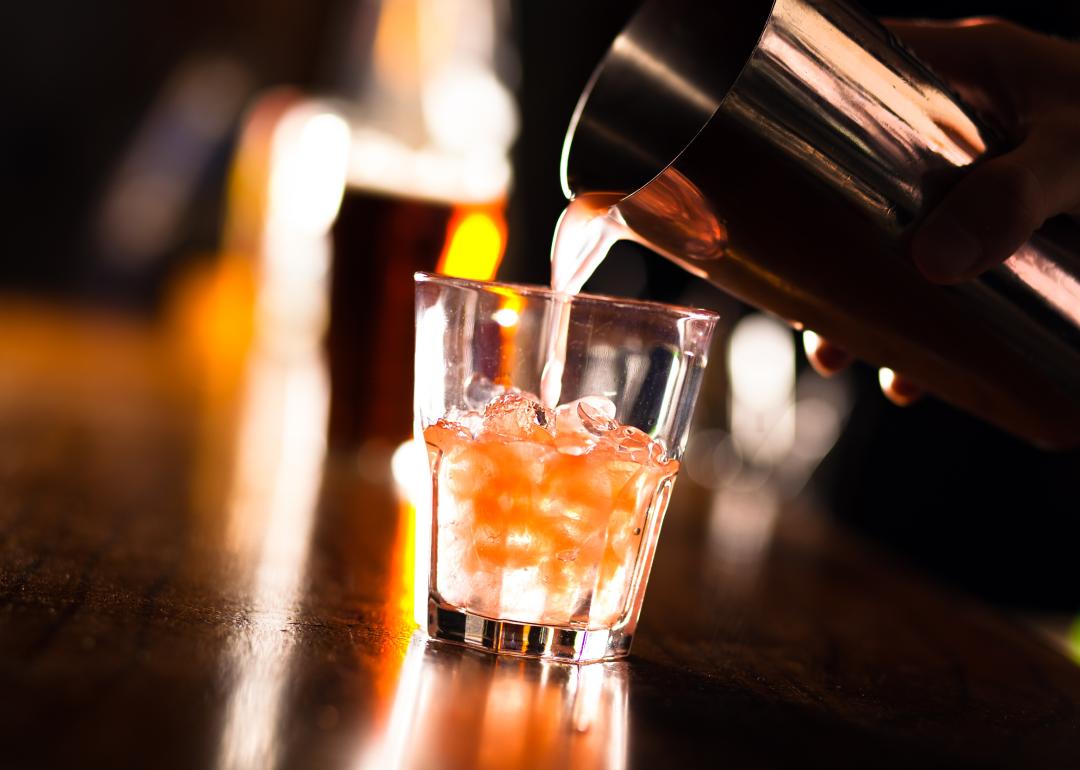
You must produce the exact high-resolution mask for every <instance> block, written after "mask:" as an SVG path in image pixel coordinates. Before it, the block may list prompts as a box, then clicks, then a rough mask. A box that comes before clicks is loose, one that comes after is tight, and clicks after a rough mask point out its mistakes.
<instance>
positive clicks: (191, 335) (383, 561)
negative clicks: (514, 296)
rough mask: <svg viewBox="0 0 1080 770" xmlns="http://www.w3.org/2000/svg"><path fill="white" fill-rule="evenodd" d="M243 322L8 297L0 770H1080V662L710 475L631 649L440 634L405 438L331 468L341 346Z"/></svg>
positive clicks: (659, 570)
mask: <svg viewBox="0 0 1080 770" xmlns="http://www.w3.org/2000/svg"><path fill="white" fill-rule="evenodd" d="M213 315H214V311H213V310H212V309H211V310H206V311H205V312H203V314H202V316H200V317H203V318H205V317H213ZM217 320H218V322H215V323H210V324H209V325H207V326H206V327H205V328H194V327H192V326H190V325H186V326H185V322H184V321H183V319H181V320H179V321H178V320H176V319H172V320H168V319H167V320H165V321H161V322H157V323H154V324H144V323H137V322H133V321H127V320H119V319H116V318H110V317H102V316H99V315H95V314H92V313H88V312H79V311H73V310H55V309H43V308H42V307H40V306H35V305H28V304H25V303H20V302H15V301H13V300H7V301H5V302H3V303H2V304H0V693H2V698H0V768H5V769H7V768H18V769H21V768H156V769H160V770H165V769H167V768H221V769H222V770H232V769H233V768H350V769H354V770H376V769H382V768H386V769H387V770H397V769H398V768H425V769H426V768H518V767H522V768H564V767H565V768H614V769H615V770H622V768H668V767H671V768H681V767H717V768H720V767H723V768H769V769H772V768H834V769H836V770H839V769H841V768H853V769H854V768H860V769H881V768H904V769H905V770H908V769H911V768H967V767H973V768H1024V769H1025V770H1037V769H1038V768H1047V769H1048V770H1049V769H1051V768H1054V769H1057V770H1069V769H1070V768H1080V710H1078V704H1080V667H1077V666H1076V665H1075V664H1073V663H1072V662H1070V661H1069V660H1068V659H1067V658H1066V657H1065V656H1064V655H1063V654H1061V653H1060V652H1058V651H1057V650H1056V649H1054V648H1052V647H1051V646H1050V645H1049V644H1048V643H1045V642H1044V641H1042V639H1041V638H1038V637H1036V636H1035V635H1033V634H1032V633H1030V632H1029V631H1027V630H1025V629H1024V628H1022V627H1020V626H1018V625H1016V624H1015V623H1013V622H1012V621H1011V620H1009V619H1008V618H1006V617H1005V616H1003V615H1000V614H998V613H997V612H996V611H994V610H992V609H990V608H988V607H984V606H981V605H979V604H977V603H975V602H973V601H972V600H970V599H967V598H964V597H961V596H959V595H956V594H953V593H950V592H949V591H948V590H946V589H944V588H942V587H940V586H938V585H936V584H934V583H933V582H931V581H929V580H927V579H925V578H923V577H920V576H918V575H916V574H913V573H912V572H911V571H910V570H909V569H908V568H907V567H905V566H904V565H903V564H901V563H899V562H897V561H895V560H893V559H891V558H889V557H887V556H885V555H883V554H882V553H880V552H879V551H877V550H875V549H874V548H873V547H872V546H870V545H868V544H866V543H864V542H862V541H860V540H858V539H856V538H854V537H853V536H851V535H849V534H846V533H844V532H843V531H840V530H838V529H837V528H835V527H834V526H833V525H831V524H830V523H828V517H827V516H824V515H822V514H821V513H820V512H818V511H815V510H814V509H813V508H812V507H811V506H810V505H809V504H808V503H800V502H799V501H796V502H794V503H791V504H788V505H786V506H785V507H784V509H783V510H782V511H781V513H780V514H779V516H778V517H777V518H776V520H775V521H774V522H772V523H771V524H770V526H769V527H768V528H766V529H762V527H760V526H758V525H757V524H755V522H754V521H753V520H748V521H745V522H743V524H745V525H746V526H745V527H744V529H746V531H740V530H739V528H738V527H734V528H729V529H728V530H722V529H719V530H718V529H717V527H716V525H715V520H714V514H713V512H712V506H711V503H710V493H707V492H706V491H705V490H702V489H700V488H697V487H695V486H694V485H693V483H691V482H690V481H689V480H688V479H682V480H681V481H680V484H679V485H678V486H677V487H676V494H675V500H674V502H673V504H672V507H671V510H670V511H669V513H668V520H667V523H666V524H665V530H664V533H663V536H662V538H661V544H660V549H659V552H658V556H657V560H656V565H655V569H654V572H653V578H652V581H651V583H650V587H649V594H648V596H647V599H646V603H645V608H644V613H643V621H642V624H641V626H640V628H639V632H638V637H637V639H636V641H635V643H634V651H633V654H632V655H631V657H630V658H629V659H627V660H625V661H622V662H619V663H612V664H598V665H592V666H583V667H574V666H563V665H544V664H539V663H534V662H523V661H520V660H516V659H511V658H496V657H492V656H487V655H483V654H479V653H474V652H471V651H466V650H463V649H458V648H454V647H446V646H438V645H432V644H430V643H426V642H425V641H424V640H423V639H422V638H421V637H420V636H419V635H418V634H417V633H415V632H414V630H415V626H414V625H413V624H412V622H411V620H410V618H411V616H412V602H413V589H414V586H413V585H412V580H411V577H410V575H411V555H410V553H409V549H408V542H409V536H410V521H411V520H410V518H409V511H408V508H407V507H404V506H403V505H402V503H400V502H399V499H400V492H399V490H398V489H397V488H396V487H395V484H394V481H393V478H392V476H391V473H390V468H391V463H390V457H391V453H392V450H393V448H394V447H393V444H391V443H389V442H383V443H378V442H368V443H366V444H364V445H363V446H362V447H359V448H357V449H356V450H355V451H349V452H342V453H330V452H328V451H327V450H326V442H325V426H326V419H327V413H328V403H329V396H328V387H327V381H326V375H325V369H324V368H323V366H322V358H321V348H320V346H319V345H317V344H316V345H314V346H312V345H310V344H307V345H306V346H305V344H303V343H295V342H287V341H286V342H282V343H280V344H274V345H271V344H264V343H261V342H259V341H258V338H257V335H256V336H255V337H252V336H251V335H250V334H247V333H246V332H244V331H243V329H244V327H243V325H242V324H241V325H239V326H238V325H237V324H235V323H233V324H230V323H227V321H228V319H227V318H226V319H221V318H218V319H217ZM238 328H239V329H241V331H236V330H237V329H238ZM253 340H254V341H253ZM335 397H338V396H337V395H335ZM402 398H408V393H407V391H406V392H403V393H402Z"/></svg>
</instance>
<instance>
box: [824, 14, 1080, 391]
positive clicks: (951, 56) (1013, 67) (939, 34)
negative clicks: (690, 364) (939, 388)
mask: <svg viewBox="0 0 1080 770" xmlns="http://www.w3.org/2000/svg"><path fill="white" fill-rule="evenodd" d="M886 24H887V26H888V27H889V28H890V29H891V30H892V31H893V32H895V33H896V35H897V36H898V37H899V38H900V39H901V40H903V41H904V43H905V44H907V45H909V46H910V47H911V49H912V50H913V51H914V52H915V53H916V54H917V55H918V56H920V57H922V58H923V59H925V61H926V62H927V63H928V64H929V65H930V66H931V67H933V68H934V70H935V71H936V72H938V73H939V74H940V75H941V76H942V77H944V78H945V79H946V80H948V81H949V83H950V84H951V85H952V86H953V87H954V88H955V89H956V90H957V91H958V92H959V93H960V95H961V96H962V97H963V98H964V99H965V100H966V101H967V102H968V103H970V104H971V105H972V106H974V107H976V108H978V109H980V110H982V111H983V112H985V113H987V114H990V115H992V116H993V117H994V118H995V119H996V120H997V122H998V123H999V125H1000V126H1001V127H1002V128H1004V129H1005V131H1006V132H1007V134H1008V135H1009V139H1010V140H1011V142H1012V146H1013V147H1014V149H1012V150H1011V151H1009V152H1007V153H1004V154H1002V155H999V156H996V157H994V158H991V159H989V160H987V161H985V162H983V163H980V164H978V165H976V166H975V167H973V168H972V169H971V170H970V171H969V172H967V173H966V174H965V175H964V177H963V178H962V179H961V180H960V182H959V183H957V184H956V186H955V187H953V189H952V190H950V191H949V193H948V194H947V195H946V196H945V198H944V199H943V200H942V201H941V203H940V204H938V206H937V207H936V208H935V209H934V210H933V211H931V212H930V214H929V215H928V216H927V217H926V219H925V220H924V221H923V223H922V224H921V225H920V226H919V228H918V230H917V231H916V232H915V235H914V237H913V239H912V245H911V250H912V259H913V260H914V262H915V265H916V266H917V267H918V269H919V270H920V271H921V272H922V273H923V275H925V276H926V277H927V278H928V279H929V280H931V281H934V282H935V283H943V284H951V283H959V282H961V281H966V280H970V279H971V278H974V277H975V276H977V275H978V274H979V273H981V272H983V271H984V270H986V269H988V268H990V267H993V266H994V265H996V264H998V263H999V262H1002V261H1004V260H1006V259H1008V258H1009V256H1011V255H1012V254H1013V252H1015V251H1016V250H1017V249H1018V248H1019V247H1020V246H1021V245H1022V244H1023V243H1024V242H1025V241H1027V240H1028V238H1030V237H1031V234H1032V233H1033V232H1034V231H1035V230H1036V229H1037V228H1038V227H1039V226H1041V225H1042V224H1043V222H1045V221H1046V220H1047V219H1049V218H1050V217H1053V216H1056V215H1058V214H1069V215H1072V216H1078V217H1080V99H1078V98H1077V95H1078V94H1080V45H1077V44H1075V43H1070V42H1067V41H1064V40H1059V39H1057V38H1053V37H1050V36H1048V35H1042V34H1039V33H1037V32H1033V31H1031V30H1028V29H1024V28H1023V27H1019V26H1017V25H1015V24H1011V23H1009V22H1005V21H999V20H995V19H963V20H960V21H954V22H928V21H888V22H886ZM803 346H804V348H805V349H806V354H807V357H808V358H809V359H810V362H811V364H812V365H813V366H814V368H815V369H817V370H818V371H819V372H821V373H822V374H825V375H826V376H828V375H830V374H835V373H836V372H838V371H840V370H841V369H843V368H844V367H845V366H847V364H848V363H850V362H851V358H852V357H851V356H850V354H848V353H847V352H846V351H844V350H842V349H840V348H838V347H836V346H835V345H832V344H831V343H829V342H827V341H825V340H822V339H821V338H820V337H818V336H817V335H815V334H813V333H812V332H807V333H805V334H804V336H803ZM880 380H881V384H882V389H883V391H884V392H885V395H886V396H887V397H888V398H889V399H890V400H891V401H893V402H895V403H898V404H901V405H903V404H908V403H911V402H912V401H914V400H916V399H917V398H918V396H919V395H920V393H921V391H920V389H919V388H918V386H916V385H915V384H914V383H911V382H910V381H908V380H905V379H904V378H903V377H902V376H901V375H895V374H893V373H892V372H891V371H889V370H882V374H881V377H880Z"/></svg>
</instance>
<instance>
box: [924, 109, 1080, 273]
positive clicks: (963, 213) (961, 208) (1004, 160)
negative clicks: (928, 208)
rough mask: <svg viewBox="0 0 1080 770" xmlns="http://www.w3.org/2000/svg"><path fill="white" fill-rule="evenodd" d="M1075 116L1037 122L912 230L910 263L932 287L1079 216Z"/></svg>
mask: <svg viewBox="0 0 1080 770" xmlns="http://www.w3.org/2000/svg"><path fill="white" fill-rule="evenodd" d="M1077 148H1080V110H1076V109H1069V110H1064V111H1062V112H1059V113H1056V114H1049V115H1043V116H1040V117H1039V118H1038V119H1037V121H1035V122H1033V123H1032V124H1031V125H1029V127H1028V132H1027V136H1026V137H1025V138H1024V140H1023V142H1022V143H1021V144H1020V145H1019V146H1018V147H1017V148H1016V149H1015V150H1012V151H1011V152H1008V153H1006V154H1004V155H1000V156H998V157H995V158H991V159H989V160H986V161H984V162H982V163H980V164H978V165H976V166H975V167H973V168H972V169H971V170H970V171H969V172H968V173H967V174H966V175H965V176H964V177H963V179H961V180H960V182H959V183H958V184H957V185H956V186H955V187H954V188H953V189H952V190H950V191H949V193H948V195H946V196H945V199H944V200H942V202H941V203H940V204H939V205H938V206H937V208H935V209H934V210H933V211H932V212H931V213H930V214H929V215H928V216H927V218H926V220H925V221H924V222H923V223H922V225H921V226H920V227H919V228H918V230H917V231H916V232H915V235H914V238H913V240H912V246H911V250H912V258H913V259H914V261H915V264H916V265H917V266H918V268H919V269H920V270H921V271H922V273H923V274H924V275H925V276H926V277H927V278H929V279H930V280H932V281H935V282H938V283H957V282H959V281H964V280H967V279H969V278H973V277H974V276H976V275H978V274H979V273H981V272H982V271H983V270H986V269H988V268H990V267H993V266H994V265H996V264H998V263H999V262H1003V261H1004V260H1006V259H1008V258H1009V257H1010V256H1011V255H1012V254H1013V253H1014V252H1015V251H1016V250H1017V249H1018V248H1020V246H1021V245H1023V243H1024V242H1025V241H1027V239H1028V238H1030V237H1031V234H1032V232H1034V231H1035V229H1036V228H1038V227H1039V226H1040V225H1042V223H1043V222H1044V221H1045V220H1046V219H1048V218H1049V217H1051V216H1054V215H1056V214H1061V213H1065V212H1068V213H1077V212H1080V152H1078V150H1077Z"/></svg>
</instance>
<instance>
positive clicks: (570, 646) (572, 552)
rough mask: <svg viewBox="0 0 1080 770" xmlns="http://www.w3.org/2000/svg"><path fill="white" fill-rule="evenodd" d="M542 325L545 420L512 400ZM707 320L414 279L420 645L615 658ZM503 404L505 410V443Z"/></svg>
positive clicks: (623, 647) (628, 305)
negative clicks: (554, 343) (553, 382)
mask: <svg viewBox="0 0 1080 770" xmlns="http://www.w3.org/2000/svg"><path fill="white" fill-rule="evenodd" d="M560 318H562V319H564V320H565V322H566V324H567V326H566V327H564V328H566V329H568V331H567V337H566V342H565V356H564V358H563V361H564V362H565V364H564V366H563V367H562V369H561V396H560V397H559V405H560V406H559V408H558V409H557V410H554V411H550V410H547V409H546V408H545V407H543V406H541V404H540V403H539V401H538V400H532V399H536V397H532V399H529V398H528V397H527V396H522V395H516V396H513V395H512V393H514V392H519V391H523V392H525V393H539V392H545V394H547V393H550V392H551V391H550V388H549V387H543V388H542V387H541V386H542V382H541V380H542V379H543V376H544V372H545V369H547V370H548V372H549V374H550V371H551V369H550V367H551V364H550V362H549V351H550V347H549V343H550V339H551V335H552V333H553V329H554V330H558V329H559V324H558V321H559V319H560ZM716 320H717V316H716V314H714V313H711V312H709V311H699V310H690V309H687V308H679V307H674V306H669V305H660V304H657V303H643V302H633V301H628V300H617V299H612V298H602V297H594V296H590V295H578V296H576V297H571V298H567V297H563V296H560V295H556V294H554V293H552V292H551V291H549V290H546V289H540V288H536V287H524V286H516V285H510V284H496V283H479V282H470V281H464V280H460V279H451V278H444V277H439V276H434V275H429V274H423V273H418V274H417V276H416V377H415V409H416V434H417V441H425V440H426V443H427V445H428V450H429V457H430V461H431V486H432V489H433V491H432V495H433V500H432V503H431V507H430V514H431V519H430V521H425V520H424V518H423V514H422V512H421V511H420V510H419V508H420V506H418V519H417V526H416V554H417V557H416V565H417V567H418V569H419V570H424V569H428V568H430V573H429V574H426V575H423V576H422V575H421V573H420V572H419V571H418V573H417V579H416V586H417V587H420V586H428V589H429V596H428V599H427V602H426V607H427V628H428V632H429V634H430V635H431V636H433V637H434V638H436V639H443V640H447V641H453V642H457V643H459V644H464V645H467V646H474V647H479V648H483V649H488V650H493V651H498V652H508V653H512V654H517V655H524V656H529V657H541V658H554V659H561V660H571V661H590V660H599V659H604V658H612V657H619V656H622V655H625V654H627V652H628V651H629V648H630V643H631V641H632V639H633V634H634V630H635V628H636V625H637V620H638V615H639V613H640V611H641V603H642V600H643V598H644V592H645V586H646V583H647V581H648V575H649V570H650V567H651V564H652V558H653V554H654V552H655V548H656V542H657V537H658V536H659V532H660V525H661V523H662V520H663V515H664V512H665V510H666V508H667V502H668V499H669V496H670V493H671V486H672V484H673V482H674V477H675V474H676V472H677V470H678V459H679V458H680V457H681V456H682V452H683V449H684V447H685V445H686V441H687V435H688V432H689V425H690V417H691V414H692V411H693V406H694V402H695V400H696V398H697V394H698V390H699V387H700V384H701V378H702V375H703V373H704V369H705V364H706V362H707V356H708V349H709V344H710V341H711V338H712V333H713V329H714V327H715V324H716ZM553 323H554V326H553ZM544 384H545V385H548V383H544ZM513 389H517V390H513ZM478 390H482V391H484V392H483V393H478V392H477V391H478ZM500 394H502V395H500ZM491 396H496V398H495V399H494V400H492V399H491V398H490V397H491ZM506 397H511V401H513V400H515V399H517V400H520V402H521V403H517V402H515V404H514V406H513V407H512V408H513V410H514V413H513V414H510V412H509V411H507V412H506V416H507V417H509V418H510V419H512V420H513V423H512V425H510V427H505V426H504V423H503V422H501V421H502V420H503V415H504V412H503V410H504V406H503V405H501V404H502V399H504V398H506ZM586 397H587V398H586ZM583 398H586V402H579V401H578V399H583ZM588 398H591V399H594V400H595V407H594V402H593V401H588ZM506 403H507V404H509V403H510V402H509V401H508V402H506ZM549 404H551V402H550V401H549ZM552 405H553V404H552ZM594 408H595V410H596V411H595V413H591V412H590V411H589V410H592V409H594ZM507 409H509V407H507ZM480 410H483V411H482V415H481V414H480ZM575 410H576V411H575ZM608 410H610V411H608ZM600 413H602V415H601V414H600ZM481 419H482V423H480V422H479V421H480V420H481ZM612 420H614V422H612ZM594 421H595V422H596V423H597V424H596V425H593V422H594ZM586 423H587V424H586ZM600 423H603V425H602V426H601V425H600ZM467 425H468V426H469V427H467ZM617 426H621V427H617ZM466 434H469V435H466ZM429 538H430V540H429Z"/></svg>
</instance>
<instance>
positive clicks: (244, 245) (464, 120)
mask: <svg viewBox="0 0 1080 770" xmlns="http://www.w3.org/2000/svg"><path fill="white" fill-rule="evenodd" d="M348 10H349V18H348V19H347V20H346V23H344V24H342V25H341V26H340V27H339V29H340V30H341V34H340V35H339V39H337V40H331V41H328V42H327V46H326V48H327V51H328V52H329V54H328V60H329V61H330V62H331V66H330V67H329V71H328V73H327V77H326V79H325V87H324V88H323V93H322V94H321V95H319V96H312V95H306V94H300V93H296V92H290V91H285V90H282V89H278V90H275V91H272V92H268V93H266V94H265V95H264V96H263V97H261V98H260V99H259V100H257V101H256V103H255V104H253V105H252V106H251V108H250V110H249V119H248V124H249V126H250V125H252V124H258V123H265V124H267V125H268V126H269V128H268V130H261V131H251V130H248V131H245V134H244V137H250V142H249V141H248V140H247V139H245V138H242V139H241V144H240V147H239V149H238V152H237V154H236V156H235V160H234V168H233V174H232V179H231V180H230V191H229V207H228V208H229V211H228V213H227V216H226V244H225V251H226V253H234V252H238V253H245V254H251V255H253V256H254V260H253V262H254V264H255V271H256V273H257V277H256V280H255V284H256V295H257V297H258V298H257V300H256V316H257V318H256V326H258V325H259V324H260V323H262V324H264V325H265V324H267V323H269V324H270V325H271V326H273V327H274V328H275V329H277V332H276V333H277V334H278V335H279V336H281V337H282V338H283V339H284V338H288V337H290V336H291V337H296V336H297V335H298V334H299V335H301V336H305V337H307V338H310V337H311V335H316V336H322V335H324V334H325V338H326V342H327V352H328V358H329V369H330V378H331V387H332V398H331V406H330V414H329V442H330V445H331V447H333V448H335V449H339V450H342V449H343V450H352V449H357V448H359V447H360V446H361V445H362V444H364V443H365V442H368V441H374V442H375V443H376V444H381V445H382V448H383V449H385V455H386V457H387V458H388V457H389V453H390V451H391V450H392V449H393V447H394V446H395V445H397V444H398V443H400V442H401V441H403V440H404V439H406V438H407V437H408V436H409V435H410V433H411V424H412V405H411V404H412V395H411V394H412V387H411V383H412V339H413V332H412V327H413V299H412V274H413V272H415V271H417V270H434V269H440V270H444V271H449V272H452V273H455V274H458V275H463V276H464V275H468V276H470V277H475V278H490V277H493V276H494V274H495V270H496V268H497V265H498V262H499V259H500V258H501V255H502V250H503V244H504V242H505V219H504V208H505V205H504V202H505V199H506V195H507V190H508V188H509V185H510V177H511V169H510V163H509V148H510V144H511V142H512V141H513V138H514V136H515V134H516V131H517V108H516V105H515V103H514V100H513V97H512V95H511V93H510V91H509V89H508V88H507V86H506V85H504V81H503V79H501V75H505V70H506V67H505V65H504V62H506V61H513V58H512V52H511V51H510V44H509V42H508V40H507V37H506V35H504V34H503V33H502V28H501V27H502V24H503V23H504V22H505V20H506V14H505V12H504V9H503V8H502V2H501V0H381V2H378V1H376V0H354V2H353V3H352V4H351V5H350V6H349V9H348ZM342 136H344V145H342V142H341V140H342ZM259 319H262V320H261V321H260V320H259Z"/></svg>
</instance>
